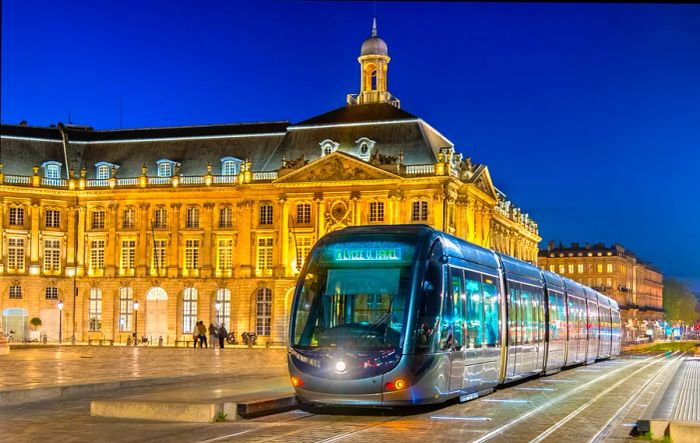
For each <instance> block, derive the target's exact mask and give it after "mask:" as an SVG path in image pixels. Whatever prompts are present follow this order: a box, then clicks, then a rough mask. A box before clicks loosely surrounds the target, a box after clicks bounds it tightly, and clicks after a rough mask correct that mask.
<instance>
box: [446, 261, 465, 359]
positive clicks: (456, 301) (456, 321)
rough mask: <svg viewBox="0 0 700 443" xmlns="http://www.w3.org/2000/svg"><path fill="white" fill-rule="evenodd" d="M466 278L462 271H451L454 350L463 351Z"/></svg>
mask: <svg viewBox="0 0 700 443" xmlns="http://www.w3.org/2000/svg"><path fill="white" fill-rule="evenodd" d="M463 280H464V278H463V275H462V270H461V269H451V270H450V281H451V282H452V283H451V288H452V294H451V295H452V306H453V308H454V317H453V321H452V334H453V336H454V349H455V350H458V351H459V350H460V349H462V344H463V343H464V341H463V340H464V335H465V334H464V328H465V323H466V322H465V318H464V302H465V300H464V299H465V296H464V289H463V288H464V281H463Z"/></svg>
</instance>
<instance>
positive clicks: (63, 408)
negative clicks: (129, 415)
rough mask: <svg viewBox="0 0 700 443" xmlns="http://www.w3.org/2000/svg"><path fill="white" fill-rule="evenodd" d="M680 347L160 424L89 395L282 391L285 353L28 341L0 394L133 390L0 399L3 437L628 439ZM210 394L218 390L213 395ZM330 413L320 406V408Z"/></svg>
mask: <svg viewBox="0 0 700 443" xmlns="http://www.w3.org/2000/svg"><path fill="white" fill-rule="evenodd" d="M680 355H681V354H680V353H675V354H674V353H673V352H668V353H666V352H662V353H656V352H645V351H644V350H640V351H638V352H636V353H634V354H631V355H624V356H622V357H620V358H618V359H616V360H612V361H603V362H600V363H597V364H594V365H590V366H583V367H577V368H572V369H569V370H566V371H563V372H560V373H558V374H554V375H552V376H548V377H541V378H537V379H533V380H530V381H527V382H524V383H519V384H515V385H513V386H509V387H507V388H504V389H501V390H498V391H496V392H495V393H493V394H491V395H489V396H486V397H483V398H480V399H477V400H474V401H470V402H466V403H463V404H459V403H449V404H447V405H445V406H442V407H439V408H430V409H417V410H411V411H397V410H372V411H359V412H352V411H346V410H341V411H317V410H302V409H296V410H292V411H288V412H284V413H278V414H273V415H269V416H265V417H260V418H257V419H252V420H239V421H232V422H220V423H208V424H200V423H171V422H166V421H143V420H124V419H110V418H103V417H91V416H90V401H91V400H95V399H120V398H125V397H143V396H158V395H160V396H169V395H170V396H173V395H180V396H185V397H195V398H196V397H197V395H198V392H203V391H207V392H209V393H211V392H221V393H223V394H226V393H229V394H230V393H233V392H243V391H245V390H249V391H260V390H284V389H288V385H287V371H286V350H285V349H264V348H259V349H244V348H232V349H224V350H213V349H192V348H127V347H106V346H105V347H100V346H76V347H71V346H63V347H46V348H42V347H31V348H28V349H13V350H12V352H11V354H10V355H8V356H4V357H0V366H1V367H2V371H0V390H5V391H6V390H13V389H39V388H41V387H45V386H47V385H50V384H62V385H66V386H69V385H75V384H80V383H99V382H106V381H114V380H125V381H138V380H148V382H147V383H144V384H143V385H140V386H132V387H127V388H120V389H111V390H99V391H96V392H89V393H86V394H84V395H78V396H68V397H60V398H55V399H50V400H42V401H38V402H33V403H23V404H20V405H10V406H0V423H2V427H1V429H2V431H0V432H1V433H2V435H1V437H2V438H0V439H1V440H3V441H12V442H14V441H18V442H24V441H40V440H47V441H75V442H81V441H125V442H130V441H165V442H168V441H192V442H201V441H208V440H209V441H265V442H273V441H279V442H282V441H299V442H319V441H324V442H331V441H333V442H335V441H347V442H352V441H360V440H362V441H378V442H379V441H396V440H400V441H416V442H428V441H445V442H451V441H455V442H456V441H460V442H462V441H478V442H484V441H532V440H534V441H572V442H578V441H581V442H583V441H590V440H594V441H621V440H622V441H625V440H626V441H637V440H638V439H639V437H634V436H632V435H630V432H631V431H632V430H633V428H634V424H635V422H636V420H637V418H638V417H639V416H640V415H641V413H642V411H643V410H644V408H645V406H646V404H647V403H648V402H649V401H650V399H651V397H652V396H653V395H654V393H655V392H656V389H657V388H658V387H659V385H660V383H661V382H660V379H661V378H662V377H663V375H664V374H665V371H667V370H668V368H669V367H670V366H671V364H672V363H673V362H674V361H675V359H677V358H678V357H679V356H680ZM223 394H222V395H223ZM328 412H332V413H328Z"/></svg>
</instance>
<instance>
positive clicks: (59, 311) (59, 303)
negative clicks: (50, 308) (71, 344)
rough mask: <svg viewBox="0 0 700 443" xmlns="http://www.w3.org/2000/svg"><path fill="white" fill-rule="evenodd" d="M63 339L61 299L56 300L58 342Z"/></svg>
mask: <svg viewBox="0 0 700 443" xmlns="http://www.w3.org/2000/svg"><path fill="white" fill-rule="evenodd" d="M62 341H63V300H59V301H58V342H59V343H61V342H62Z"/></svg>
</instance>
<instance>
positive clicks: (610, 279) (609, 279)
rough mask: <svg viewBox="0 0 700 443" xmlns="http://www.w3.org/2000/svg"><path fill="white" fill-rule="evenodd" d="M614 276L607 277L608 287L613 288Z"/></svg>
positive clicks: (606, 284)
mask: <svg viewBox="0 0 700 443" xmlns="http://www.w3.org/2000/svg"><path fill="white" fill-rule="evenodd" d="M612 285H613V284H612V278H610V277H608V278H606V279H605V286H606V287H608V288H612Z"/></svg>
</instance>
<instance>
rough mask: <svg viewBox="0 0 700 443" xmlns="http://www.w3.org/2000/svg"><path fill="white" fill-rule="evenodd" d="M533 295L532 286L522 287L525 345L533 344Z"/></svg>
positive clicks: (521, 301)
mask: <svg viewBox="0 0 700 443" xmlns="http://www.w3.org/2000/svg"><path fill="white" fill-rule="evenodd" d="M532 298H533V295H532V287H531V286H526V285H523V286H522V290H521V292H520V307H521V312H522V317H521V318H522V328H523V343H531V342H532V330H533V322H534V320H535V318H533V317H534V316H533V310H534V309H533V308H534V306H533V300H532Z"/></svg>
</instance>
